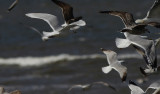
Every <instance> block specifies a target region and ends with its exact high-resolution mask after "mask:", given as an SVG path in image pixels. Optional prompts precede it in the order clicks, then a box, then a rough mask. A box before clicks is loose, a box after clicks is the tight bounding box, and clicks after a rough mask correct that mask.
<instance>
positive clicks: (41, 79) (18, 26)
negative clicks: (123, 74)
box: [0, 0, 160, 94]
mask: <svg viewBox="0 0 160 94" xmlns="http://www.w3.org/2000/svg"><path fill="white" fill-rule="evenodd" d="M13 1H14V0H0V86H3V87H4V88H5V89H6V90H7V91H12V90H15V89H17V90H21V91H22V94H97V93H99V94H130V89H129V88H128V80H133V81H135V82H137V83H138V80H139V79H148V81H146V82H145V83H138V85H139V86H140V87H142V89H144V90H145V89H146V88H147V87H148V86H149V85H150V84H151V83H152V82H154V81H156V80H160V74H159V73H157V74H154V75H150V76H149V77H148V78H144V76H143V75H142V74H141V73H140V71H139V67H140V66H142V67H146V65H145V62H144V60H143V58H142V57H141V56H140V55H139V54H138V53H137V52H136V51H135V49H134V48H132V47H129V48H126V49H118V48H117V47H116V45H115V38H117V37H119V38H124V35H123V34H122V33H120V32H118V31H119V30H121V29H122V28H123V27H124V25H123V23H122V21H121V20H120V19H119V18H118V17H113V16H110V15H105V14H99V13H98V12H99V11H101V10H120V11H127V12H130V13H133V16H134V18H135V19H137V18H144V17H145V16H146V14H147V11H148V10H149V9H150V7H151V5H152V4H153V2H154V0H62V1H65V2H67V3H69V4H70V5H72V6H73V8H74V15H75V16H83V19H84V20H85V21H86V23H87V25H86V26H85V27H82V28H80V29H79V30H76V33H75V32H72V31H70V32H67V33H66V34H65V35H62V36H59V37H56V38H53V39H50V40H48V41H46V42H44V41H42V39H41V36H40V35H39V34H38V33H37V32H35V31H33V30H31V29H30V28H28V26H32V27H34V28H36V29H38V30H39V31H41V32H42V31H47V32H50V31H51V28H50V27H49V25H48V24H47V23H46V22H44V21H42V20H39V19H31V18H28V17H26V16H25V14H26V13H49V14H52V15H56V16H58V18H59V20H60V23H61V24H63V23H64V22H63V16H62V14H61V9H60V8H59V7H57V5H55V4H54V3H53V2H52V1H51V0H19V2H18V4H17V6H16V7H15V8H14V9H13V10H12V11H11V12H9V13H8V12H7V8H8V7H9V6H10V4H11V3H12V2H13ZM147 28H148V29H149V30H150V32H151V33H150V34H145V35H147V36H148V37H149V38H151V39H156V38H159V37H160V35H159V34H158V33H160V30H159V29H155V28H153V27H147ZM100 48H105V49H110V50H113V51H115V52H117V53H118V58H119V59H120V60H124V61H125V63H123V65H125V66H127V68H128V77H127V81H126V82H124V83H122V82H121V80H120V77H119V74H118V73H117V72H116V71H115V70H112V71H111V72H110V73H109V74H104V73H103V72H102V70H101V68H102V67H104V66H107V65H108V63H107V60H106V56H105V55H104V54H103V52H102V51H101V50H100ZM159 49H160V46H158V47H157V54H158V65H160V63H159V62H160V50H159ZM99 81H103V82H106V83H109V84H111V85H112V86H114V87H115V88H116V89H117V91H113V90H112V89H110V88H108V87H105V86H102V85H95V86H93V87H92V88H91V89H89V90H87V91H83V90H82V89H72V90H71V91H70V92H68V89H69V88H70V87H71V86H72V85H76V84H82V85H85V84H90V83H93V82H99Z"/></svg>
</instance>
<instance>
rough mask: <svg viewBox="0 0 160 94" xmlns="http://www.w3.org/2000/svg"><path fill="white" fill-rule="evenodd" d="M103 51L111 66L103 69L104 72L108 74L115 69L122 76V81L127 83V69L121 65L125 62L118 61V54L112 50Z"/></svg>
mask: <svg viewBox="0 0 160 94" xmlns="http://www.w3.org/2000/svg"><path fill="white" fill-rule="evenodd" d="M101 50H102V51H103V53H104V54H106V56H107V61H108V64H109V66H106V67H102V71H103V72H104V73H106V74H107V73H109V72H110V71H111V70H112V68H113V69H115V70H116V71H117V72H118V73H119V74H120V77H121V80H122V81H125V80H126V78H127V68H126V67H125V66H123V65H121V63H122V62H123V61H118V59H117V53H116V52H114V51H111V50H105V49H103V48H101Z"/></svg>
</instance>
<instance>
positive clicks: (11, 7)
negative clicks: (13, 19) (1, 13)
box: [8, 0, 18, 11]
mask: <svg viewBox="0 0 160 94" xmlns="http://www.w3.org/2000/svg"><path fill="white" fill-rule="evenodd" d="M17 3H18V0H15V1H14V2H13V3H12V4H11V5H10V6H9V8H8V11H11V10H12V9H13V8H14V7H15V6H16V5H17Z"/></svg>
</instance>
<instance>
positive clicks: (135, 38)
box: [127, 33, 156, 67]
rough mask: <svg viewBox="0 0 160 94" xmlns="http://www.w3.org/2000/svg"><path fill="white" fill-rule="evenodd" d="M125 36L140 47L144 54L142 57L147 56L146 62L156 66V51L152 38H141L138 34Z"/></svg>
mask: <svg viewBox="0 0 160 94" xmlns="http://www.w3.org/2000/svg"><path fill="white" fill-rule="evenodd" d="M127 38H128V39H129V40H130V41H131V43H132V44H133V45H135V46H138V47H140V48H141V49H143V50H144V52H145V55H143V56H146V57H144V58H147V60H148V63H149V64H152V67H155V66H156V51H155V45H154V41H153V40H148V39H143V38H141V36H140V35H132V34H129V33H128V35H127Z"/></svg>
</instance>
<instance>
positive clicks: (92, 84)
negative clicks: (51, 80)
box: [68, 81, 117, 92]
mask: <svg viewBox="0 0 160 94" xmlns="http://www.w3.org/2000/svg"><path fill="white" fill-rule="evenodd" d="M94 85H103V86H105V87H109V88H111V89H112V90H114V91H117V89H116V88H115V87H113V86H111V85H110V84H108V83H106V82H101V81H100V82H93V83H91V84H85V85H73V86H71V88H69V90H68V92H69V91H71V90H72V89H73V88H80V89H82V90H83V91H86V90H89V89H91V88H92V86H94Z"/></svg>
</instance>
